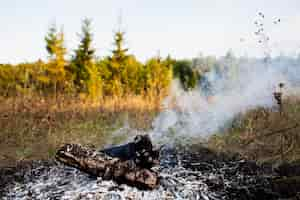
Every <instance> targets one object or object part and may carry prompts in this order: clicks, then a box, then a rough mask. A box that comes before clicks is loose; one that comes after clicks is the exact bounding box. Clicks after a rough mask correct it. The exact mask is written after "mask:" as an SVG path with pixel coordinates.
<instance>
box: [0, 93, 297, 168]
mask: <svg viewBox="0 0 300 200" xmlns="http://www.w3.org/2000/svg"><path fill="white" fill-rule="evenodd" d="M0 102H1V104H0V105H1V106H0V113H1V114H0V130H1V132H0V149H1V152H0V160H1V162H0V166H4V165H13V164H14V163H16V162H17V161H23V160H33V159H49V158H52V157H53V155H54V154H55V152H56V150H57V148H58V147H59V146H60V145H62V144H63V143H68V142H71V143H81V144H84V145H93V146H96V147H99V148H100V147H103V145H105V144H106V143H107V142H108V141H109V142H112V143H113V142H114V141H112V140H116V141H115V142H117V140H121V139H122V138H118V137H122V135H119V136H117V137H114V138H112V137H111V134H112V133H113V132H114V131H116V130H118V129H120V128H121V127H123V126H124V125H129V127H131V128H133V129H137V130H147V129H149V128H150V127H151V124H152V121H153V119H154V118H155V116H156V115H157V113H158V112H159V111H160V110H161V107H160V100H158V98H148V97H143V96H130V97H124V98H114V99H112V98H108V99H104V100H102V101H101V102H98V103H93V102H90V101H84V100H82V99H80V98H71V97H68V98H67V97H64V96H61V97H58V98H52V97H48V98H45V97H39V96H31V97H29V96H22V97H16V98H6V99H0ZM299 122H300V99H299V98H296V97H291V98H288V99H285V100H284V103H283V113H282V114H280V113H279V112H278V110H277V109H276V108H272V109H271V108H270V109H266V108H257V109H254V110H251V111H248V112H247V113H243V114H241V115H239V116H236V119H235V120H234V121H233V123H232V125H231V127H230V128H229V129H227V130H226V131H225V133H218V134H216V135H214V136H212V137H211V138H210V139H209V143H208V145H209V146H210V147H211V148H213V149H216V150H219V151H225V152H238V153H241V154H242V155H244V156H245V157H247V158H249V159H255V160H258V161H260V162H267V161H282V160H289V161H290V160H299V159H300V127H299V126H298V123H299Z"/></svg>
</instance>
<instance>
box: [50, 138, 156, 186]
mask: <svg viewBox="0 0 300 200" xmlns="http://www.w3.org/2000/svg"><path fill="white" fill-rule="evenodd" d="M55 158H56V159H57V160H58V161H59V162H61V163H63V164H66V165H68V166H71V167H75V168H77V169H79V170H81V171H84V172H86V173H88V174H90V175H92V176H97V177H102V178H103V179H105V180H115V181H116V182H118V183H126V184H128V185H133V186H136V187H138V188H144V189H153V188H155V187H156V186H157V185H158V174H157V173H156V172H154V171H152V170H151V167H152V166H153V165H155V164H157V163H158V161H157V159H158V151H154V150H153V149H152V143H151V141H150V139H149V138H148V137H147V136H137V137H136V138H135V140H134V142H132V143H128V144H126V145H123V146H118V147H113V148H110V149H105V150H102V151H100V152H99V151H97V150H94V149H91V148H87V147H83V146H81V145H79V144H65V145H64V146H62V147H61V148H60V149H59V150H58V151H57V153H56V156H55Z"/></svg>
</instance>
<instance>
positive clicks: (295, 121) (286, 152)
mask: <svg viewBox="0 0 300 200" xmlns="http://www.w3.org/2000/svg"><path fill="white" fill-rule="evenodd" d="M283 106H284V107H283V113H282V114H280V112H279V111H278V109H276V108H272V109H265V108H257V109H254V110H251V111H249V112H247V113H245V114H241V115H240V116H239V117H237V118H236V119H235V120H234V123H233V126H232V127H231V128H230V129H229V130H228V131H227V132H226V133H225V134H220V135H215V136H214V137H212V138H211V139H210V146H211V147H213V148H216V149H218V150H221V151H231V152H239V153H242V154H243V155H244V156H246V157H248V158H250V159H255V160H258V161H260V162H269V161H272V162H273V161H293V160H300V99H299V98H295V97H291V98H287V99H285V100H284V103H283Z"/></svg>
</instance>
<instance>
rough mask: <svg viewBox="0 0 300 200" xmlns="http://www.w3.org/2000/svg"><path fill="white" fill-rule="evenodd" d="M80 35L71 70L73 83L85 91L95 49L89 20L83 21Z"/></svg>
mask: <svg viewBox="0 0 300 200" xmlns="http://www.w3.org/2000/svg"><path fill="white" fill-rule="evenodd" d="M81 32H82V33H81V34H80V38H81V39H80V44H79V46H78V48H77V49H76V50H75V55H74V57H73V58H72V69H73V71H74V74H75V80H74V83H75V84H76V85H77V86H78V87H79V89H80V90H81V91H86V90H87V88H86V87H87V85H86V83H87V81H88V80H89V79H90V72H89V69H88V68H89V67H90V66H91V65H93V63H94V57H95V49H94V48H93V47H92V33H91V20H90V19H87V18H86V19H84V20H83V22H82V27H81Z"/></svg>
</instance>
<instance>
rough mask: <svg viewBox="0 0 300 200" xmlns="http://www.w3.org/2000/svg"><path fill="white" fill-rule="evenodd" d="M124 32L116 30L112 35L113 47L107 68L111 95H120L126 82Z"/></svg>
mask: <svg viewBox="0 0 300 200" xmlns="http://www.w3.org/2000/svg"><path fill="white" fill-rule="evenodd" d="M123 44H124V32H121V31H117V32H116V33H115V37H114V46H115V49H114V50H113V51H112V56H111V57H109V69H110V71H111V90H112V91H111V93H112V95H116V96H120V95H123V93H124V85H126V84H127V82H128V76H127V73H125V72H126V60H127V59H128V56H127V55H126V53H127V51H128V49H126V48H123Z"/></svg>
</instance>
